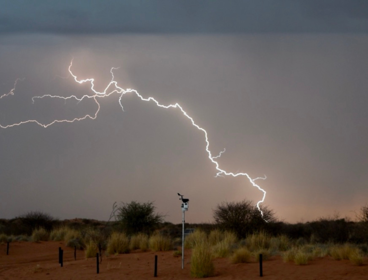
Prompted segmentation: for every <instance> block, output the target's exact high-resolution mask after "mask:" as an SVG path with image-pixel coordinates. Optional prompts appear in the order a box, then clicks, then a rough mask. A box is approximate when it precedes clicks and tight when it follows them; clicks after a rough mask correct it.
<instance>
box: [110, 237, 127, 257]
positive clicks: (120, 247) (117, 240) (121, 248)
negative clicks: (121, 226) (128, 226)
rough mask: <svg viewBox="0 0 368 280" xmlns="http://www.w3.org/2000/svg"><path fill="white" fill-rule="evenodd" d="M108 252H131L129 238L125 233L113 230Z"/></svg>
mask: <svg viewBox="0 0 368 280" xmlns="http://www.w3.org/2000/svg"><path fill="white" fill-rule="evenodd" d="M106 251H107V253H108V254H110V255H112V254H126V253H129V238H128V236H126V235H125V234H124V233H118V232H113V233H112V234H111V236H110V238H109V240H108V242H107V250H106Z"/></svg>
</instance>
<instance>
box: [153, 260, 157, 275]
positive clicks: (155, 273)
mask: <svg viewBox="0 0 368 280" xmlns="http://www.w3.org/2000/svg"><path fill="white" fill-rule="evenodd" d="M153 277H157V255H155V272H154V274H153Z"/></svg>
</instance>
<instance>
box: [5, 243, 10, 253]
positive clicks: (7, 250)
mask: <svg viewBox="0 0 368 280" xmlns="http://www.w3.org/2000/svg"><path fill="white" fill-rule="evenodd" d="M9 243H10V242H9V241H8V242H6V254H7V255H9Z"/></svg>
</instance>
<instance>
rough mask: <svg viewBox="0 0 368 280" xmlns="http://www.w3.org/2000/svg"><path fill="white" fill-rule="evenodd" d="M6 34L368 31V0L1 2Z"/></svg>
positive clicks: (0, 24) (1, 21)
mask: <svg viewBox="0 0 368 280" xmlns="http://www.w3.org/2000/svg"><path fill="white" fill-rule="evenodd" d="M0 3H1V11H0V32H2V33H28V32H32V33H35V32H36V33H39V32H42V33H52V34H54V33H57V34H70V33H75V34H80V33H82V34H96V33H101V34H106V33H121V32H129V33H274V32H277V33H283V32H288V33H290V32H291V33H308V32H323V33H325V32H328V33H336V32H344V33H350V32H354V33H366V32H367V31H368V12H367V11H368V2H367V1H365V0H322V1H321V0H308V1H301V0H262V1H256V0H252V1H249V0H248V1H244V0H236V1H231V2H228V1H218V0H215V1H213V0H206V1H198V0H185V1H183V0H180V1H172V0H150V1H138V0H130V1H121V0H109V1H99V0H90V1H74V0H65V1H48V0H38V1H28V0H12V1H0Z"/></svg>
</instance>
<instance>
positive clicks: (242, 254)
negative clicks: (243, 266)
mask: <svg viewBox="0 0 368 280" xmlns="http://www.w3.org/2000/svg"><path fill="white" fill-rule="evenodd" d="M252 259H253V256H252V253H251V252H250V251H249V250H248V249H247V248H239V249H237V250H236V251H235V252H234V253H233V255H232V256H231V257H230V262H231V263H249V262H251V261H252Z"/></svg>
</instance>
